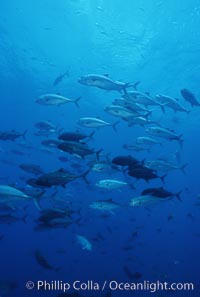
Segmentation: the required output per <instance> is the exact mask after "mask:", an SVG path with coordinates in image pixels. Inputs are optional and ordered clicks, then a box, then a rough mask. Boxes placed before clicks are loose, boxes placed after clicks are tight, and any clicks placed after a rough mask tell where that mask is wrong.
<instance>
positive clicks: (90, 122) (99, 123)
mask: <svg viewBox="0 0 200 297" xmlns="http://www.w3.org/2000/svg"><path fill="white" fill-rule="evenodd" d="M77 123H78V124H79V125H80V126H83V127H86V128H101V127H106V126H111V127H112V128H113V129H114V130H115V131H117V130H116V125H117V124H118V123H119V121H117V122H115V123H114V124H111V123H108V122H105V121H103V120H101V119H99V118H80V119H79V120H78V122H77Z"/></svg>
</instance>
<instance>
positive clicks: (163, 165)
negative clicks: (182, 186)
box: [145, 159, 188, 173]
mask: <svg viewBox="0 0 200 297" xmlns="http://www.w3.org/2000/svg"><path fill="white" fill-rule="evenodd" d="M187 165H188V164H184V165H176V164H173V163H169V162H167V161H165V160H163V159H156V160H152V161H147V162H145V166H146V167H148V168H150V169H153V170H158V171H159V170H160V171H164V172H168V171H171V170H181V171H182V172H183V173H185V167H186V166H187Z"/></svg>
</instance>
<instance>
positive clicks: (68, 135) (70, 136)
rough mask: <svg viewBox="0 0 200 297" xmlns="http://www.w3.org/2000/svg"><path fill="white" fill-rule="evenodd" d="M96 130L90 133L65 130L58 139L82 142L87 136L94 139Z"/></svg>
mask: <svg viewBox="0 0 200 297" xmlns="http://www.w3.org/2000/svg"><path fill="white" fill-rule="evenodd" d="M94 133H95V131H93V132H92V133H90V134H89V135H86V134H83V133H80V132H63V133H62V134H60V135H59V137H58V139H61V140H64V141H76V142H81V140H83V139H85V138H89V139H93V138H92V137H93V135H94Z"/></svg>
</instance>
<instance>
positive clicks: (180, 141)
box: [178, 134, 184, 148]
mask: <svg viewBox="0 0 200 297" xmlns="http://www.w3.org/2000/svg"><path fill="white" fill-rule="evenodd" d="M182 136H183V134H180V135H179V136H178V141H179V143H180V147H181V148H183V142H184V140H183V139H182V138H181V137H182Z"/></svg>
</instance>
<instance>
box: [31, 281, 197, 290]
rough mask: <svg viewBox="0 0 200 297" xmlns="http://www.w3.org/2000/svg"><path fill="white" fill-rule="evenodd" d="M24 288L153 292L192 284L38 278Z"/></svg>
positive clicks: (183, 288)
mask: <svg viewBox="0 0 200 297" xmlns="http://www.w3.org/2000/svg"><path fill="white" fill-rule="evenodd" d="M26 288H27V289H28V290H32V289H35V290H37V291H39V290H45V291H62V292H67V291H70V290H74V291H104V290H111V291H149V292H151V293H155V292H158V291H193V290H194V284H193V283H191V282H184V283H182V282H178V283H175V282H174V283H169V282H160V281H159V280H158V281H156V282H150V281H148V280H144V281H143V282H138V283H135V282H119V281H116V280H111V281H107V280H105V281H104V282H95V281H92V280H88V281H86V282H82V281H80V280H75V281H73V282H71V283H70V282H64V281H61V280H54V281H50V282H47V281H46V280H38V281H36V282H33V281H28V282H27V283H26Z"/></svg>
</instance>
